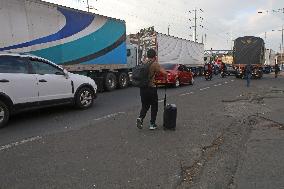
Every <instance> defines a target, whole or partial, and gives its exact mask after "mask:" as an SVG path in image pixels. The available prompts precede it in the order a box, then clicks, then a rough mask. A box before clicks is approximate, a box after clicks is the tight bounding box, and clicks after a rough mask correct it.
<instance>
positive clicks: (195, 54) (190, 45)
mask: <svg viewBox="0 0 284 189" xmlns="http://www.w3.org/2000/svg"><path fill="white" fill-rule="evenodd" d="M128 37H129V41H130V44H134V45H137V47H138V49H139V50H138V56H137V57H138V62H142V61H145V59H146V52H147V50H148V49H150V48H152V49H155V50H156V52H157V58H158V62H159V63H160V64H169V63H172V64H185V65H192V66H199V65H202V66H203V65H204V63H203V62H204V60H203V56H204V45H203V44H202V43H196V42H193V41H190V40H186V39H182V38H178V37H174V36H170V35H166V34H162V33H159V32H157V31H155V29H154V27H149V28H145V29H141V30H140V31H139V32H138V33H136V34H131V35H129V36H128Z"/></svg>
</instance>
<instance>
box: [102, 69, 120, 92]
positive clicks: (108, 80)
mask: <svg viewBox="0 0 284 189" xmlns="http://www.w3.org/2000/svg"><path fill="white" fill-rule="evenodd" d="M116 86H117V79H116V76H115V74H114V73H111V72H110V73H107V74H106V76H105V90H106V91H112V90H114V89H115V88H116Z"/></svg>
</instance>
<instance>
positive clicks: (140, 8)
mask: <svg viewBox="0 0 284 189" xmlns="http://www.w3.org/2000/svg"><path fill="white" fill-rule="evenodd" d="M45 1H48V2H52V3H56V4H60V5H64V6H68V7H72V8H76V9H81V10H85V11H87V0H45ZM88 3H89V5H90V6H91V7H94V8H95V9H90V11H91V12H93V13H97V14H100V15H104V16H109V17H113V18H118V19H122V20H125V21H126V32H127V34H129V33H137V32H138V31H139V30H140V29H141V28H146V27H150V26H154V27H155V30H156V31H158V32H160V33H165V34H167V33H168V28H169V33H170V35H172V36H176V37H180V38H184V39H188V40H193V37H192V36H193V30H194V29H193V28H194V27H192V26H194V22H193V20H194V11H193V10H195V9H196V10H197V11H196V13H197V18H198V19H197V41H198V42H202V39H203V43H204V45H205V49H206V50H209V49H211V48H212V49H215V50H217V49H218V50H229V49H232V46H233V40H234V39H236V38H237V37H242V36H256V37H261V38H263V39H264V40H265V44H266V48H268V49H273V50H275V51H277V52H279V51H280V45H281V42H282V26H283V25H284V10H283V8H284V0H174V1H173V0H88ZM200 9H201V10H202V11H201V10H200ZM278 9H281V10H278ZM259 11H262V12H263V13H258V12H259ZM202 26H203V27H202ZM272 30H274V31H272ZM279 30H280V31H279ZM282 50H283V49H282Z"/></svg>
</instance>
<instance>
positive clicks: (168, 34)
mask: <svg viewBox="0 0 284 189" xmlns="http://www.w3.org/2000/svg"><path fill="white" fill-rule="evenodd" d="M168 35H170V25H168Z"/></svg>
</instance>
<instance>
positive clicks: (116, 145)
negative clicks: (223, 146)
mask: <svg viewBox="0 0 284 189" xmlns="http://www.w3.org/2000/svg"><path fill="white" fill-rule="evenodd" d="M208 84H209V82H208ZM212 84H213V83H212ZM234 85H235V83H231V85H227V86H226V85H222V86H218V87H216V88H214V87H212V88H209V89H206V90H208V91H206V90H196V93H195V94H191V95H189V96H182V97H181V96H179V95H178V94H176V95H171V96H170V97H169V98H170V100H172V101H173V102H174V103H176V104H177V106H178V111H179V113H178V128H177V130H176V131H175V132H164V131H162V130H157V131H155V132H150V131H149V130H148V129H147V128H145V129H143V130H138V129H137V128H136V126H135V118H136V112H135V111H138V107H132V108H130V109H129V110H128V111H127V112H126V114H123V115H118V116H116V117H115V118H109V119H105V120H99V121H95V122H93V123H92V125H90V126H89V127H85V128H82V129H80V130H76V131H68V132H61V133H55V134H53V135H49V136H45V137H42V138H39V139H38V140H37V141H32V142H28V143H25V144H23V145H18V146H15V145H14V146H13V145H11V147H9V146H7V147H6V148H5V149H4V150H2V151H0V153H1V157H2V158H1V161H0V166H1V167H2V169H1V172H2V173H3V175H4V176H3V177H1V179H0V180H1V182H0V183H1V185H2V186H3V187H4V188H9V187H10V188H13V186H19V185H20V186H21V187H24V188H25V187H27V186H29V187H31V188H38V187H43V186H46V187H48V186H49V187H52V186H54V187H60V188H89V187H94V186H96V187H98V188H128V187H130V186H131V187H133V188H140V187H142V186H143V187H142V188H155V187H158V186H160V188H169V186H173V187H172V188H174V186H175V184H177V183H178V182H179V180H180V173H181V171H182V170H180V168H181V166H185V167H187V166H189V165H191V164H192V163H193V162H194V160H195V158H197V157H198V156H199V155H200V153H201V150H202V146H208V145H210V143H211V141H213V139H214V138H216V136H218V135H219V133H220V132H221V130H222V129H223V125H222V124H227V122H228V121H229V119H228V118H225V120H222V119H220V116H223V108H222V107H223V106H222V103H221V100H222V99H223V98H224V97H227V98H228V97H230V96H232V95H235V94H237V93H238V91H240V87H235V86H234ZM202 87H203V88H205V86H202ZM241 88H242V86H241ZM181 89H182V88H181ZM184 89H186V88H184ZM227 91H229V92H227ZM180 92H187V91H180ZM220 94H224V96H221V95H220ZM208 96H211V97H212V98H213V99H215V100H214V101H211V98H208ZM209 104H210V106H208V105H209ZM161 108H162V104H161V103H160V109H161ZM212 112H214V113H215V114H212ZM204 115H207V116H204ZM148 118H149V115H148V117H147V118H146V119H148ZM161 119H162V111H159V114H158V120H157V121H158V124H159V129H160V128H161V123H162V121H161ZM145 121H146V120H145ZM145 123H146V122H145ZM93 126H96V127H93ZM145 127H146V124H145ZM20 144H22V142H20ZM7 160H9V161H7ZM24 162H25V163H24ZM181 164H182V165H181ZM8 170H10V171H8ZM19 170H20V171H19ZM5 172H7V173H6V174H4V173H5ZM27 175H28V177H27ZM15 178H16V182H15V181H14V180H15ZM31 178H33V180H31ZM74 178H76V179H74ZM2 179H3V180H2ZM4 181H5V182H4ZM31 181H34V182H31ZM1 185H0V186H1ZM15 188H16V187H15Z"/></svg>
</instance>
